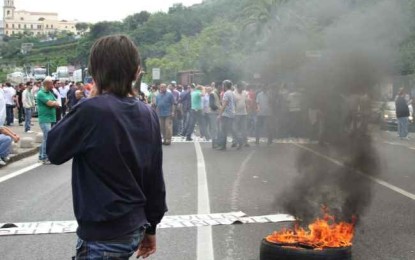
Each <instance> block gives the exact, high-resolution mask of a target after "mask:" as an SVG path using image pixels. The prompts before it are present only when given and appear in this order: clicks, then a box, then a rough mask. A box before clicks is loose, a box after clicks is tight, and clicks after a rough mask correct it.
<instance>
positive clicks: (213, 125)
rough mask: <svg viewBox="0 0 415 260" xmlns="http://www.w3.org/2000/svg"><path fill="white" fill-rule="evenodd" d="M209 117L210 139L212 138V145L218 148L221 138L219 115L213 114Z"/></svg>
mask: <svg viewBox="0 0 415 260" xmlns="http://www.w3.org/2000/svg"><path fill="white" fill-rule="evenodd" d="M208 117H209V132H210V137H211V138H212V145H213V146H216V145H217V144H218V138H219V135H218V133H219V124H218V114H215V113H211V114H208Z"/></svg>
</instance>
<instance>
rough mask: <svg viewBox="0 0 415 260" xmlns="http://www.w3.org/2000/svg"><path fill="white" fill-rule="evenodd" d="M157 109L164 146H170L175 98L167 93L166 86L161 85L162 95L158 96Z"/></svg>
mask: <svg viewBox="0 0 415 260" xmlns="http://www.w3.org/2000/svg"><path fill="white" fill-rule="evenodd" d="M156 109H157V113H158V115H159V119H160V129H161V135H162V136H163V144H164V145H170V144H171V137H172V133H173V117H174V97H173V94H172V93H171V92H168V91H167V86H166V84H161V85H160V93H159V94H158V95H157V96H156Z"/></svg>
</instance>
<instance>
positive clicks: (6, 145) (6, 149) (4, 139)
mask: <svg viewBox="0 0 415 260" xmlns="http://www.w3.org/2000/svg"><path fill="white" fill-rule="evenodd" d="M11 146H12V138H11V137H10V136H7V135H3V134H0V157H1V158H4V157H7V156H9V154H10V147H11Z"/></svg>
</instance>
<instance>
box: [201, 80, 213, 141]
mask: <svg viewBox="0 0 415 260" xmlns="http://www.w3.org/2000/svg"><path fill="white" fill-rule="evenodd" d="M211 93H212V88H211V87H210V86H206V87H205V93H203V95H202V111H203V113H202V125H203V132H204V136H205V139H206V141H210V136H211V133H210V128H211V127H210V120H209V114H210V113H211V110H210V104H209V99H210V94H211Z"/></svg>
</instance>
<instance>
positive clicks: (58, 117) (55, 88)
mask: <svg viewBox="0 0 415 260" xmlns="http://www.w3.org/2000/svg"><path fill="white" fill-rule="evenodd" d="M60 84H61V83H60V82H59V80H54V81H53V89H52V91H53V92H52V93H53V95H54V96H55V98H56V101H57V102H58V103H59V106H58V107H56V108H55V109H56V122H59V121H60V120H61V119H62V97H61V94H60V93H59V86H60ZM56 122H55V123H52V126H54V125H55V124H56Z"/></svg>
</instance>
